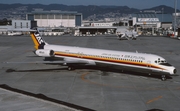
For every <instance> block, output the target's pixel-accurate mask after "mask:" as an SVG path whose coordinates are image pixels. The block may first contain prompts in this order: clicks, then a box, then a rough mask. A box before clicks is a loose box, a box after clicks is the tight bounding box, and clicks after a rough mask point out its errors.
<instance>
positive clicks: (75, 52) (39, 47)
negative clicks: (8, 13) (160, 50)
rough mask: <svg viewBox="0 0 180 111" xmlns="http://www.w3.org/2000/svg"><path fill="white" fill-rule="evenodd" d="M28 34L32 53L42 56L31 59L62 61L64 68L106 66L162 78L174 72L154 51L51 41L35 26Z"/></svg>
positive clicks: (46, 61) (51, 62)
mask: <svg viewBox="0 0 180 111" xmlns="http://www.w3.org/2000/svg"><path fill="white" fill-rule="evenodd" d="M30 34H31V38H32V40H33V42H34V45H35V46H34V47H35V49H36V50H35V51H34V53H35V54H36V55H37V56H41V57H45V59H44V60H43V61H35V62H31V63H44V64H52V65H65V66H68V70H72V69H74V68H75V66H77V65H93V66H110V67H114V68H118V69H119V70H129V71H134V72H142V73H147V74H159V75H160V76H161V79H162V80H163V81H164V80H166V76H167V75H175V73H176V72H177V71H176V69H175V67H174V66H172V65H170V64H169V63H168V62H167V61H166V60H165V59H164V58H163V57H160V56H158V55H154V54H145V53H138V52H125V51H113V50H104V49H93V48H82V47H72V46H62V45H52V44H48V43H47V42H45V40H44V39H43V38H42V37H41V36H40V34H39V31H38V30H33V31H30Z"/></svg>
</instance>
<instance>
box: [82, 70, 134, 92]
mask: <svg viewBox="0 0 180 111" xmlns="http://www.w3.org/2000/svg"><path fill="white" fill-rule="evenodd" d="M88 74H89V72H86V73H83V74H82V75H81V79H82V80H83V81H85V82H87V83H91V84H95V85H99V86H106V87H112V88H129V89H134V87H131V86H129V87H127V86H126V87H124V86H112V85H108V84H101V83H97V82H93V81H91V80H88V79H86V78H85V76H86V75H88Z"/></svg>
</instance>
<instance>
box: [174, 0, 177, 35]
mask: <svg viewBox="0 0 180 111" xmlns="http://www.w3.org/2000/svg"><path fill="white" fill-rule="evenodd" d="M176 6H177V0H174V10H175V11H174V12H175V14H174V37H175V34H176Z"/></svg>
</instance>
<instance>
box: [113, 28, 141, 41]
mask: <svg viewBox="0 0 180 111" xmlns="http://www.w3.org/2000/svg"><path fill="white" fill-rule="evenodd" d="M116 35H117V36H118V37H117V38H118V39H119V40H123V39H127V40H136V39H137V36H138V34H137V32H136V31H134V30H128V27H118V28H117V30H116Z"/></svg>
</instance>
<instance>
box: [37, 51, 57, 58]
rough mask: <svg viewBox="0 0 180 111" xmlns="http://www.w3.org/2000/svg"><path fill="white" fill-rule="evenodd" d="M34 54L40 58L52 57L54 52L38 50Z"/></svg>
mask: <svg viewBox="0 0 180 111" xmlns="http://www.w3.org/2000/svg"><path fill="white" fill-rule="evenodd" d="M35 54H36V55H38V56H42V57H53V56H54V51H53V50H49V49H38V50H36V51H35Z"/></svg>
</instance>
